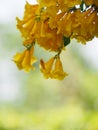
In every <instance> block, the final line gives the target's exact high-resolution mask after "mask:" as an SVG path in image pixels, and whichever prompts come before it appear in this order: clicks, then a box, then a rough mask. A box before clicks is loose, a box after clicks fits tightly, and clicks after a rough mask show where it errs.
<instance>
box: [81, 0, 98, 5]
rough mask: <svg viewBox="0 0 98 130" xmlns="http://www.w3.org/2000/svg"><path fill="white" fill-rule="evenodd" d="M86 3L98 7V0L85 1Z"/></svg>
mask: <svg viewBox="0 0 98 130" xmlns="http://www.w3.org/2000/svg"><path fill="white" fill-rule="evenodd" d="M84 2H85V3H86V4H87V5H95V6H98V0H84Z"/></svg>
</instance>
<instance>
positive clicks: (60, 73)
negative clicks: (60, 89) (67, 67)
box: [51, 57, 68, 80]
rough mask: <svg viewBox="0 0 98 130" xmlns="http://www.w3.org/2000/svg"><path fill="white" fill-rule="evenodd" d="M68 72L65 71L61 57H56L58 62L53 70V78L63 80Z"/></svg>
mask: <svg viewBox="0 0 98 130" xmlns="http://www.w3.org/2000/svg"><path fill="white" fill-rule="evenodd" d="M67 75H68V74H67V73H66V72H64V70H63V66H62V62H61V61H60V58H59V57H57V58H56V62H55V65H54V69H53V70H52V72H51V78H54V79H59V80H62V79H64V78H65V76H67Z"/></svg>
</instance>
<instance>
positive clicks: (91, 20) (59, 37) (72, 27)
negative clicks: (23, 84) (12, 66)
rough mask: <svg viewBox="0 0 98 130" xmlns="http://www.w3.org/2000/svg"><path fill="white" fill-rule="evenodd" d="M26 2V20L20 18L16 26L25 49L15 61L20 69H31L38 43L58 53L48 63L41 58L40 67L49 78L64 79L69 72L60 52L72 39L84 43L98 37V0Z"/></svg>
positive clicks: (38, 0)
mask: <svg viewBox="0 0 98 130" xmlns="http://www.w3.org/2000/svg"><path fill="white" fill-rule="evenodd" d="M37 2H38V4H35V5H31V4H29V3H28V2H26V5H25V11H24V16H23V19H22V20H20V19H19V18H16V19H17V28H18V29H19V30H20V32H21V34H22V37H23V38H24V41H23V45H24V46H25V47H26V50H25V51H24V52H23V53H17V54H16V55H15V56H14V61H15V63H16V65H17V67H18V68H19V69H24V70H25V71H30V70H31V69H32V68H34V67H33V66H32V65H33V64H34V63H35V62H36V61H37V59H36V58H35V57H34V56H33V53H34V46H35V45H36V44H38V45H40V46H41V47H43V48H45V49H46V50H49V51H54V52H56V55H55V56H54V57H52V58H50V59H49V61H47V62H46V63H45V62H44V61H43V60H42V59H41V60H40V69H41V72H42V73H43V74H44V76H45V77H46V78H55V79H60V80H62V79H63V78H64V77H65V76H67V75H68V74H67V73H66V72H64V71H63V66H62V62H61V60H60V54H61V52H62V50H64V48H65V47H66V46H67V45H68V44H69V43H70V41H71V39H76V40H77V41H78V42H81V43H83V44H85V43H86V42H87V41H90V40H92V39H93V38H94V37H98V29H97V26H98V1H97V0H37Z"/></svg>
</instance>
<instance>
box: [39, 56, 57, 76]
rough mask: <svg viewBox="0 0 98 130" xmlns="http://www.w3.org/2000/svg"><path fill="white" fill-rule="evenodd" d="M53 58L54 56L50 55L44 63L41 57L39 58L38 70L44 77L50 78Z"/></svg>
mask: <svg viewBox="0 0 98 130" xmlns="http://www.w3.org/2000/svg"><path fill="white" fill-rule="evenodd" d="M54 60H55V58H54V57H52V58H51V59H50V60H49V61H47V62H46V63H45V62H44V61H43V60H42V59H41V60H40V70H41V72H42V73H43V74H44V77H45V78H50V75H51V70H52V67H53V63H54Z"/></svg>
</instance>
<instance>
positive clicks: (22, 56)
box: [13, 47, 37, 72]
mask: <svg viewBox="0 0 98 130" xmlns="http://www.w3.org/2000/svg"><path fill="white" fill-rule="evenodd" d="M33 51H34V47H32V48H30V49H27V50H25V51H24V52H23V53H17V54H16V55H15V56H14V60H13V61H14V62H15V63H16V65H17V67H18V69H20V70H21V69H23V70H25V71H26V72H29V71H30V70H31V69H34V66H32V65H33V64H34V63H35V62H36V61H37V59H36V58H35V57H34V56H32V55H33Z"/></svg>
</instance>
